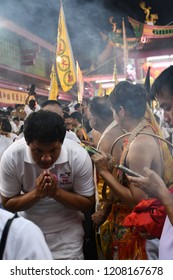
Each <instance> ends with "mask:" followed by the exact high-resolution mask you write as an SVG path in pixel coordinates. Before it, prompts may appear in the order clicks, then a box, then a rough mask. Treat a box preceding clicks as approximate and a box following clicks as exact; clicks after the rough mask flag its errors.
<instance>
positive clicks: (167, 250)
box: [159, 217, 173, 260]
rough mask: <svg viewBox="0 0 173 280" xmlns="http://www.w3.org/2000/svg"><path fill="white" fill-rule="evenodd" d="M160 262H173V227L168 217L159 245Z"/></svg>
mask: <svg viewBox="0 0 173 280" xmlns="http://www.w3.org/2000/svg"><path fill="white" fill-rule="evenodd" d="M159 260H173V226H172V224H171V223H170V220H169V218H168V217H166V220H165V223H164V226H163V230H162V235H161V238H160V243H159Z"/></svg>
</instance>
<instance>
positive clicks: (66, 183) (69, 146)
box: [0, 138, 94, 233]
mask: <svg viewBox="0 0 173 280" xmlns="http://www.w3.org/2000/svg"><path fill="white" fill-rule="evenodd" d="M41 172H42V169H41V168H40V167H39V166H37V165H36V164H35V162H34V161H33V159H32V156H31V152H30V148H29V146H28V145H27V144H26V142H25V139H24V138H22V139H20V140H18V141H16V142H15V143H14V144H13V145H11V146H10V147H9V148H8V149H7V150H6V151H5V152H4V154H3V156H2V159H1V168H0V178H1V182H0V184H1V185H0V190H1V194H2V195H3V196H5V197H13V196H15V195H17V194H19V193H21V192H24V193H27V192H29V191H31V190H33V189H34V188H35V181H36V178H37V177H38V176H39V175H40V173H41ZM50 172H52V173H54V174H56V176H57V178H58V183H59V185H60V187H61V188H62V189H65V190H66V191H69V192H76V193H78V194H80V195H82V196H86V197H87V196H91V195H93V194H94V181H93V172H92V162H91V159H90V157H89V155H88V153H87V152H86V151H85V150H84V148H83V147H81V146H80V145H79V144H78V143H75V142H74V141H72V140H69V139H65V140H64V143H63V145H62V148H61V153H60V155H59V158H58V159H57V161H56V162H55V163H54V164H53V166H52V167H51V168H50ZM19 214H20V215H22V216H24V217H26V218H28V219H29V220H31V221H33V222H34V223H36V224H37V225H38V226H39V227H40V228H41V229H42V231H43V232H44V233H53V232H56V231H59V230H62V229H65V228H68V227H70V226H73V224H74V223H80V224H81V220H82V219H83V214H82V213H81V211H77V210H74V209H69V208H66V207H65V206H64V205H63V204H61V203H59V202H57V201H56V200H54V199H53V198H49V197H46V198H43V199H40V200H39V201H38V202H37V203H35V204H34V205H33V206H32V207H30V208H29V209H27V210H26V211H23V212H19Z"/></svg>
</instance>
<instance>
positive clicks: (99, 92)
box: [97, 83, 104, 96]
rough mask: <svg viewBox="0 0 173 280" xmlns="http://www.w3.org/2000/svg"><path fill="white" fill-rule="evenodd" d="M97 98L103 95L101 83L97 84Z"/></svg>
mask: <svg viewBox="0 0 173 280" xmlns="http://www.w3.org/2000/svg"><path fill="white" fill-rule="evenodd" d="M97 95H98V96H103V95H104V91H103V88H102V83H100V84H99V89H98V94H97Z"/></svg>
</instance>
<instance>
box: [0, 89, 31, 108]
mask: <svg viewBox="0 0 173 280" xmlns="http://www.w3.org/2000/svg"><path fill="white" fill-rule="evenodd" d="M27 96H28V93H26V92H23V91H17V90H11V89H4V88H0V103H6V104H25V100H26V98H27Z"/></svg>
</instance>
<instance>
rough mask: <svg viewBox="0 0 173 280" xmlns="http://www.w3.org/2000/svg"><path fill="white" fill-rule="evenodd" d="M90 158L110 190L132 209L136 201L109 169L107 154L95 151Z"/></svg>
mask: <svg viewBox="0 0 173 280" xmlns="http://www.w3.org/2000/svg"><path fill="white" fill-rule="evenodd" d="M92 160H93V162H94V163H95V166H96V169H97V172H98V173H99V174H100V175H101V176H102V178H103V179H104V181H105V182H106V183H107V185H108V186H109V187H110V189H111V190H112V192H113V193H114V194H115V195H116V196H117V197H118V198H119V199H120V200H122V201H124V202H125V203H126V204H128V205H129V207H131V208H132V209H133V208H134V206H135V205H136V201H134V197H133V195H132V192H131V190H130V189H129V188H127V187H125V186H123V185H121V184H120V183H119V182H118V181H117V180H116V178H115V177H114V176H113V175H112V173H111V172H110V171H109V167H108V160H107V155H106V154H105V153H104V152H101V153H96V154H94V155H93V156H92Z"/></svg>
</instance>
